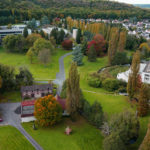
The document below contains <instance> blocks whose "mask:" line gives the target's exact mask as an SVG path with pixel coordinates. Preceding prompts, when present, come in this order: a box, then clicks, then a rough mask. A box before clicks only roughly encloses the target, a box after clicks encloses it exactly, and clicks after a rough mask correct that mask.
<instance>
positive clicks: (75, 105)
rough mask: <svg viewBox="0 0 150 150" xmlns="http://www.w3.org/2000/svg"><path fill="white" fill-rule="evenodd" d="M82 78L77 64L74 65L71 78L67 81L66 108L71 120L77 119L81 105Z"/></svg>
mask: <svg viewBox="0 0 150 150" xmlns="http://www.w3.org/2000/svg"><path fill="white" fill-rule="evenodd" d="M79 81H80V77H79V74H78V70H77V64H76V63H72V64H71V67H70V70H69V77H68V79H67V103H66V108H67V111H68V113H70V115H71V118H72V119H73V120H74V119H75V118H76V115H77V112H78V109H79V107H80V106H79V105H80V104H79V103H80V84H79Z"/></svg>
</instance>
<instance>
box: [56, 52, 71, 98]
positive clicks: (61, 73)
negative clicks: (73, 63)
mask: <svg viewBox="0 0 150 150" xmlns="http://www.w3.org/2000/svg"><path fill="white" fill-rule="evenodd" d="M71 54H72V52H70V53H67V54H65V55H63V56H61V57H60V58H59V73H57V74H56V79H55V80H54V81H53V82H54V83H55V84H57V85H58V90H57V94H58V95H60V93H61V90H62V85H63V82H64V81H65V79H66V76H65V67H64V58H65V57H67V56H69V55H71Z"/></svg>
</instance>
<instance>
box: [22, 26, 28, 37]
mask: <svg viewBox="0 0 150 150" xmlns="http://www.w3.org/2000/svg"><path fill="white" fill-rule="evenodd" d="M23 36H24V37H25V38H26V37H27V36H28V29H27V27H25V28H24V30H23Z"/></svg>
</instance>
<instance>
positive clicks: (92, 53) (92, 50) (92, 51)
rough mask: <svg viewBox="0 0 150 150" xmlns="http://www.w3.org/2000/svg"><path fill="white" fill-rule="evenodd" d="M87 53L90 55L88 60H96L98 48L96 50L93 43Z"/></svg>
mask: <svg viewBox="0 0 150 150" xmlns="http://www.w3.org/2000/svg"><path fill="white" fill-rule="evenodd" d="M87 55H88V61H90V62H95V61H96V57H97V54H96V50H95V47H94V45H92V46H91V47H90V48H89V51H88V53H87Z"/></svg>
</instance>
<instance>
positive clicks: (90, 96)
mask: <svg viewBox="0 0 150 150" xmlns="http://www.w3.org/2000/svg"><path fill="white" fill-rule="evenodd" d="M71 58H72V56H68V57H67V58H65V61H64V63H65V69H66V70H65V72H66V76H68V70H69V67H70V63H71V62H72V60H71ZM83 62H84V65H83V66H81V67H78V71H79V74H80V86H81V89H82V91H83V94H84V96H85V98H86V99H87V100H88V101H89V102H90V103H93V102H94V101H95V100H97V101H99V102H100V103H101V105H102V108H103V111H104V112H105V113H107V114H108V116H111V115H112V114H114V113H119V112H122V111H124V110H127V109H130V110H133V111H134V110H135V107H133V105H130V103H129V102H128V100H127V97H124V96H117V95H113V94H109V93H108V92H107V91H105V90H104V89H102V88H93V87H90V86H89V85H88V83H87V76H88V74H89V73H91V72H94V71H98V70H99V69H100V68H102V67H104V66H107V64H108V61H107V57H104V58H98V59H97V61H96V62H92V63H91V62H88V61H87V57H84V59H83ZM126 69H128V68H126V67H125V68H123V71H125V70H126ZM119 71H122V69H121V70H120V69H119ZM117 72H118V69H117ZM111 74H112V76H116V70H112V71H111ZM92 92H95V93H92ZM149 117H150V115H149V116H147V117H143V118H140V119H139V120H140V133H139V138H138V140H137V141H136V143H134V144H132V145H131V146H130V147H129V149H130V150H137V149H138V147H139V145H140V144H141V142H142V141H143V139H144V136H145V134H146V131H147V125H148V123H149Z"/></svg>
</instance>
